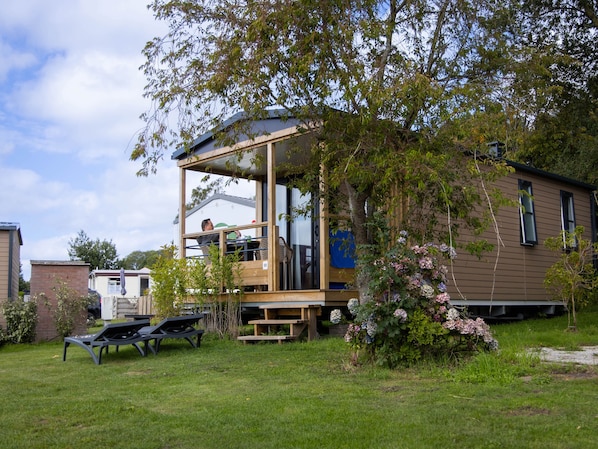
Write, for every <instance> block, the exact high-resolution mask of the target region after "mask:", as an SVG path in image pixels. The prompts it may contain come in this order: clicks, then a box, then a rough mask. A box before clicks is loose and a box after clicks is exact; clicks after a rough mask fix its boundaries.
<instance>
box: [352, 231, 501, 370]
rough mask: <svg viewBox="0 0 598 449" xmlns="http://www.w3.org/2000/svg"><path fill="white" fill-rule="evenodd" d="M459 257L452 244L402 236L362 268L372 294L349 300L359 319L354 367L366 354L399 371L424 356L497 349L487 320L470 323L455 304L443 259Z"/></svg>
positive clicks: (354, 327) (354, 325)
mask: <svg viewBox="0 0 598 449" xmlns="http://www.w3.org/2000/svg"><path fill="white" fill-rule="evenodd" d="M455 257H456V252H455V250H454V249H453V248H452V247H449V246H447V245H435V244H431V243H430V244H426V245H423V246H418V245H415V246H408V245H407V234H406V233H405V232H401V236H400V238H399V239H398V240H397V242H396V244H395V245H394V246H393V247H392V248H391V249H390V250H389V251H388V252H387V253H386V254H384V255H383V256H382V257H380V258H377V259H375V260H373V261H368V263H365V264H363V267H362V270H363V271H364V274H365V275H366V276H367V277H366V279H368V280H369V281H368V290H367V294H366V297H365V298H362V300H361V302H359V301H357V299H353V300H351V301H350V306H349V311H350V312H351V313H352V314H353V316H354V320H353V323H352V324H350V325H349V329H348V331H347V334H346V335H345V340H346V341H347V342H348V343H349V344H350V345H351V347H352V349H353V354H354V355H353V361H354V362H357V357H358V356H359V355H360V354H362V355H364V356H366V357H368V358H369V359H370V360H371V361H373V362H375V363H377V364H381V365H386V366H390V367H396V366H398V365H409V364H412V363H414V362H416V361H417V360H420V359H422V358H424V357H434V358H435V357H446V356H451V355H456V354H458V353H460V352H464V351H466V352H472V351H481V350H495V349H497V348H498V343H497V342H496V340H495V339H494V338H493V336H492V334H491V332H490V328H489V326H488V324H487V323H485V322H484V320H482V319H481V318H477V319H472V318H468V317H467V316H466V315H465V313H464V312H463V311H461V310H459V309H458V308H456V307H455V306H453V305H452V304H451V300H450V296H449V294H448V293H447V286H446V282H447V280H446V279H447V272H448V270H447V268H446V266H445V265H443V264H441V263H440V260H444V259H446V258H455Z"/></svg>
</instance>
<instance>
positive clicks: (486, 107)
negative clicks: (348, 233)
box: [131, 0, 509, 244]
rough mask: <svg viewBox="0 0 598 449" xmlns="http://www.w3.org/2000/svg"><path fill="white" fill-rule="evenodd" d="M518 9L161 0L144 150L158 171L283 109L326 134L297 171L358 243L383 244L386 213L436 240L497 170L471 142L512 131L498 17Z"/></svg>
mask: <svg viewBox="0 0 598 449" xmlns="http://www.w3.org/2000/svg"><path fill="white" fill-rule="evenodd" d="M506 6H507V5H505V7H504V9H503V6H501V5H500V2H489V1H486V0H467V1H460V2H458V3H453V2H429V1H424V0H418V1H413V2H399V1H397V0H390V1H386V0H384V1H380V0H358V1H349V2H344V3H338V2H309V1H297V2H286V1H273V2H244V3H239V2H237V1H234V0H225V1H219V2H213V1H209V0H198V1H195V2H192V3H189V2H186V1H182V0H181V1H177V0H174V1H173V0H169V1H166V0H155V1H154V2H153V3H152V4H151V9H152V10H153V11H154V14H155V16H156V18H157V19H159V20H163V21H165V22H167V23H168V24H169V30H170V31H169V32H168V34H167V35H166V36H163V37H157V38H155V39H153V40H152V41H151V42H149V43H148V44H147V46H146V48H145V49H144V55H145V57H146V63H145V64H144V65H143V67H142V69H143V71H144V73H145V75H146V77H147V79H148V84H147V86H146V90H145V95H146V96H147V97H148V98H150V99H151V100H152V107H151V109H150V110H149V111H147V112H146V113H145V114H143V116H142V117H143V119H144V120H145V121H146V127H145V129H144V131H143V132H142V133H141V134H140V135H139V139H138V142H137V145H136V147H135V149H134V150H133V152H132V154H131V158H132V159H133V160H140V161H142V164H143V165H142V168H141V169H140V171H139V173H140V174H144V175H146V174H149V173H152V172H154V171H155V170H156V167H157V163H158V162H159V160H161V158H162V156H163V151H164V150H166V149H169V148H171V147H172V146H173V145H177V146H183V147H186V148H190V146H191V145H192V143H193V140H194V139H195V138H196V137H197V136H198V135H201V134H203V133H204V132H206V131H207V130H210V129H213V128H215V127H217V126H219V125H222V124H223V123H225V119H226V118H228V117H230V116H231V115H232V114H234V113H236V112H239V111H243V113H244V114H245V116H244V117H245V118H246V119H247V120H239V121H238V122H236V123H235V124H234V125H231V126H226V127H225V132H222V133H218V134H217V135H216V138H217V139H218V140H219V143H221V144H227V143H232V142H234V141H235V140H236V139H237V138H238V137H239V136H246V137H249V138H251V137H253V136H254V135H255V132H252V131H251V130H250V129H249V125H250V121H251V120H252V119H260V118H264V117H267V116H268V114H269V111H268V109H269V108H271V107H273V106H276V107H281V108H283V111H285V112H283V119H284V118H286V117H287V115H288V116H292V117H294V118H296V119H297V120H298V121H299V123H300V124H301V126H302V127H303V130H304V131H306V132H307V131H309V132H312V133H315V135H316V139H314V140H313V146H312V147H311V159H310V160H309V161H307V162H306V165H305V166H302V167H285V168H286V170H287V173H289V175H293V174H296V173H297V172H298V170H300V171H301V176H297V177H294V178H293V176H290V177H291V178H292V179H291V182H295V183H296V185H297V187H299V189H300V190H301V191H302V192H314V191H317V189H319V188H320V187H324V188H325V189H326V195H327V196H328V197H329V198H328V199H329V204H335V205H338V210H334V211H331V213H339V214H342V215H347V216H348V219H349V220H350V222H351V226H352V230H353V232H354V235H355V240H356V242H357V243H358V244H365V243H368V242H371V239H370V237H371V236H370V235H368V233H367V230H366V224H367V222H368V221H369V220H370V219H371V218H372V213H373V212H374V211H380V210H384V211H386V212H387V213H389V214H391V213H393V212H396V216H399V217H400V219H401V221H402V223H400V225H401V227H402V228H404V229H409V230H410V232H412V233H413V234H416V233H418V234H420V235H422V236H424V235H430V234H432V233H434V232H435V230H436V231H437V230H438V229H441V227H439V226H438V223H439V220H440V219H439V218H438V216H439V214H446V212H447V209H448V208H449V207H450V208H451V211H452V213H454V215H455V216H457V217H469V216H470V213H469V212H470V211H471V210H472V209H473V208H474V207H473V205H474V204H476V203H478V202H479V201H480V196H479V193H478V192H477V190H476V188H473V187H467V186H469V185H472V184H474V182H473V180H475V179H478V178H479V177H481V176H486V175H488V174H489V173H490V172H492V170H487V171H484V172H483V173H480V172H478V171H476V170H474V169H473V165H472V161H471V160H469V162H467V160H468V159H467V158H466V157H465V155H464V153H463V150H469V151H471V152H484V153H486V152H487V144H488V143H489V142H491V141H494V140H498V138H499V137H500V136H502V135H504V134H505V128H507V127H508V126H509V125H508V124H509V122H508V120H507V119H506V117H505V114H504V113H503V111H502V107H501V105H500V103H497V102H495V101H494V100H493V97H492V95H491V92H492V91H493V89H497V88H499V87H502V84H503V83H504V80H503V79H502V78H501V76H502V72H501V71H500V70H498V68H500V67H504V66H505V59H508V54H505V53H503V52H502V50H503V49H504V36H503V34H502V33H501V32H500V31H499V29H498V28H496V26H495V25H496V20H498V18H500V17H502V14H506V13H507V12H508V9H507V7H506ZM231 11H234V14H231ZM496 54H500V57H497V56H495V55H496ZM173 114H176V116H177V117H178V122H177V124H176V127H174V128H171V127H170V122H169V116H171V115H173ZM254 162H255V163H256V164H257V163H259V161H258V160H256V161H254ZM322 166H324V167H326V169H327V173H326V177H325V179H326V181H325V183H322V179H321V177H320V174H321V168H322ZM463 223H464V224H466V225H468V226H473V227H477V226H478V225H480V224H482V221H481V220H478V219H474V218H472V217H471V220H463ZM397 226H398V224H397ZM445 237H446V236H442V237H438V240H442V241H444V240H446V239H445Z"/></svg>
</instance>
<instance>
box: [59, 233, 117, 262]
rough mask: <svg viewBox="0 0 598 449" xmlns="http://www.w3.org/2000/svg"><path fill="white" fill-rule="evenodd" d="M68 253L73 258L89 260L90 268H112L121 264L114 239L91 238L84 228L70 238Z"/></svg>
mask: <svg viewBox="0 0 598 449" xmlns="http://www.w3.org/2000/svg"><path fill="white" fill-rule="evenodd" d="M68 254H69V257H70V258H71V260H83V261H84V262H87V263H88V264H89V268H90V270H96V269H101V270H111V269H115V268H118V267H119V265H120V262H119V260H118V254H117V252H116V246H115V245H114V243H112V240H110V241H107V240H101V241H100V239H96V240H91V239H90V238H89V237H88V236H87V234H86V233H85V231H83V230H81V231H79V233H78V234H77V237H75V238H74V239H70V240H69V249H68Z"/></svg>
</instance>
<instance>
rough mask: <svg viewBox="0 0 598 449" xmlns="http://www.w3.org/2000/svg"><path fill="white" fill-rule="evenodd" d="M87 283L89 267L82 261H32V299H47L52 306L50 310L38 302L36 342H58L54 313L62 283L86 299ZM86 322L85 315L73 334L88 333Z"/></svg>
mask: <svg viewBox="0 0 598 449" xmlns="http://www.w3.org/2000/svg"><path fill="white" fill-rule="evenodd" d="M88 279H89V264H88V263H85V262H82V261H72V260H71V261H56V260H32V261H31V281H30V282H31V296H32V298H41V297H42V295H44V296H45V297H46V298H47V300H48V302H49V304H50V309H49V308H48V307H46V305H45V303H44V301H43V300H40V301H39V302H38V307H37V313H38V317H39V318H38V322H37V331H36V340H37V341H42V340H53V339H56V338H58V332H57V331H56V326H55V325H54V320H53V318H52V314H53V312H52V311H53V310H54V309H55V307H56V304H57V300H56V295H55V292H54V290H55V289H56V287H58V286H59V285H60V284H59V283H60V281H61V282H64V283H65V284H66V285H67V286H68V288H69V289H71V290H73V291H74V292H76V293H77V294H80V295H81V296H87V294H88V292H87V285H88ZM86 318H87V311H83V312H82V313H81V317H80V319H79V320H78V321H77V323H76V325H75V330H74V332H73V333H74V334H85V333H87V327H86Z"/></svg>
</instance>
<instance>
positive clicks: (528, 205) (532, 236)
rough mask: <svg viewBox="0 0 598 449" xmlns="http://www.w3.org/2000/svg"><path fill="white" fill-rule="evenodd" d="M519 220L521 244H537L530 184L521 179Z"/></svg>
mask: <svg viewBox="0 0 598 449" xmlns="http://www.w3.org/2000/svg"><path fill="white" fill-rule="evenodd" d="M519 218H520V226H521V244H522V245H535V244H537V243H538V236H537V234H536V217H535V215H534V197H533V192H532V183H531V182H529V181H523V180H521V179H520V180H519Z"/></svg>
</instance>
